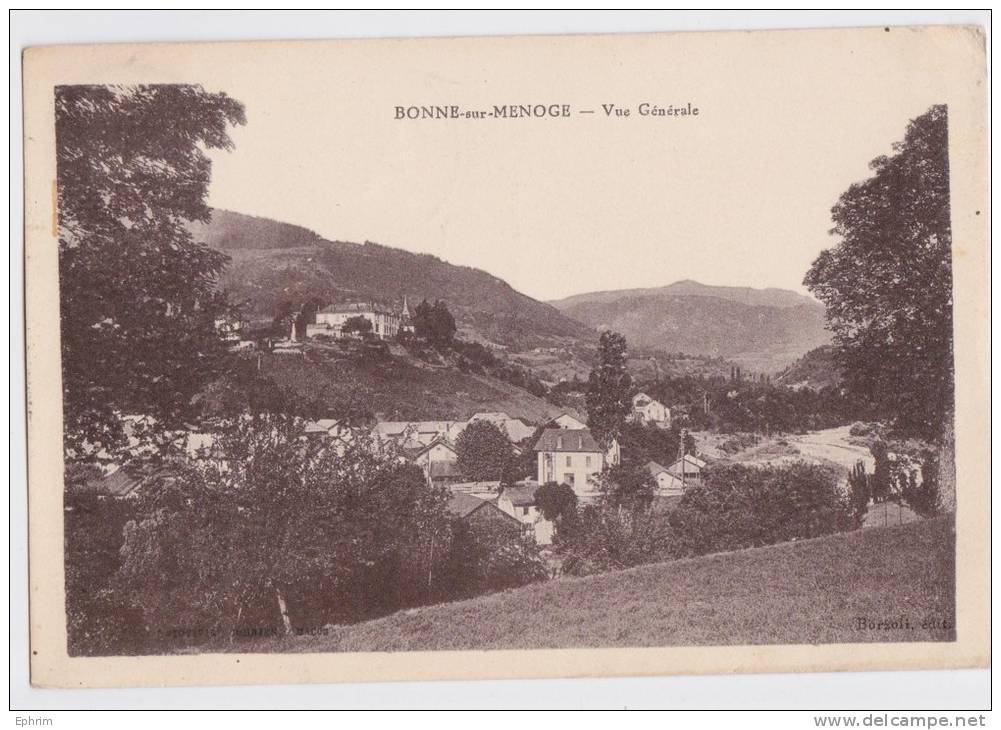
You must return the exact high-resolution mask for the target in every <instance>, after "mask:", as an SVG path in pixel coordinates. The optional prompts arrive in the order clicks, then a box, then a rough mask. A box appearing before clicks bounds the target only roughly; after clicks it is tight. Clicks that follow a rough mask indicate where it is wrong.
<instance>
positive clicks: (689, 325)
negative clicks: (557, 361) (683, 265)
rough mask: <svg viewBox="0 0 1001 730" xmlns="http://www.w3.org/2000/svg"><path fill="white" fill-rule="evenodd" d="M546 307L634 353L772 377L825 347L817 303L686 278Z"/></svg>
mask: <svg viewBox="0 0 1001 730" xmlns="http://www.w3.org/2000/svg"><path fill="white" fill-rule="evenodd" d="M550 303H551V304H552V305H553V306H555V307H556V308H557V309H559V310H560V311H562V312H563V313H564V314H566V315H568V316H570V317H573V318H574V319H576V320H578V321H580V322H583V323H585V324H587V325H589V326H591V327H594V328H595V329H599V330H603V329H612V330H615V331H617V332H621V333H622V334H624V335H625V336H626V339H627V340H628V342H629V343H630V344H631V345H633V346H634V347H640V348H645V349H650V350H660V351H663V352H684V353H687V354H691V355H708V356H714V357H724V358H726V359H728V360H732V361H733V362H735V363H737V364H739V365H741V366H742V367H743V368H744V369H745V370H746V371H748V372H755V373H776V372H778V371H780V370H782V369H783V368H784V367H786V366H788V365H789V364H790V363H792V362H793V361H795V360H796V359H797V358H799V357H801V356H802V355H803V354H804V353H806V352H808V351H809V350H812V349H813V348H815V347H819V346H821V345H825V344H827V343H828V342H829V341H830V334H829V333H828V332H827V330H825V329H824V324H825V319H824V307H823V305H822V304H820V303H819V302H817V301H816V300H814V299H811V298H810V297H807V296H804V295H802V294H797V293H796V292H793V291H788V290H785V289H751V288H748V287H725V286H706V285H704V284H699V283H698V282H695V281H690V280H685V281H679V282H676V283H674V284H670V285H668V286H664V287H659V288H654V289H624V290H620V291H603V292H594V293H590V294H578V295H575V296H572V297H568V298H566V299H561V300H558V301H554V302H550Z"/></svg>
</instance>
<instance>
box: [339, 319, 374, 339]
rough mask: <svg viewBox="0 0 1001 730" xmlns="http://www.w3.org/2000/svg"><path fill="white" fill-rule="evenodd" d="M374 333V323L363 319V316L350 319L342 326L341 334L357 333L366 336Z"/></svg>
mask: <svg viewBox="0 0 1001 730" xmlns="http://www.w3.org/2000/svg"><path fill="white" fill-rule="evenodd" d="M371 331H372V323H371V322H370V321H369V320H368V319H366V318H365V317H362V316H361V315H358V316H355V317H348V318H347V319H346V320H345V321H344V324H343V325H341V332H343V333H344V334H351V333H353V332H357V333H358V334H359V335H365V334H367V333H369V332H371Z"/></svg>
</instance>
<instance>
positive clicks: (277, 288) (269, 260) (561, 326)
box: [192, 210, 595, 349]
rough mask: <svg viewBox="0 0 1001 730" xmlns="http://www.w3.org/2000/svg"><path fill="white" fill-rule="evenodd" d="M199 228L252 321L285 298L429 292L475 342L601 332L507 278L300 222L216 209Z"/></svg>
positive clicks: (386, 298)
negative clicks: (222, 256)
mask: <svg viewBox="0 0 1001 730" xmlns="http://www.w3.org/2000/svg"><path fill="white" fill-rule="evenodd" d="M192 232H193V233H194V235H195V238H196V240H199V241H204V242H205V243H207V244H208V245H209V246H212V247H214V248H217V249H219V250H222V251H224V252H225V253H226V254H228V255H229V256H230V258H231V262H230V265H229V266H228V267H227V269H226V270H225V272H224V273H223V275H222V277H221V286H222V287H223V288H225V289H226V290H227V291H228V292H229V294H230V299H231V300H232V301H235V302H246V311H247V314H248V316H249V317H251V318H253V319H262V320H266V319H270V318H271V317H273V316H274V313H275V311H276V309H277V308H278V305H279V303H280V302H282V301H289V302H291V303H292V304H293V305H294V306H296V307H298V306H301V304H302V303H304V302H305V301H306V300H307V299H309V298H311V297H316V298H318V299H320V300H321V301H322V302H324V303H332V302H339V301H347V300H355V299H374V300H377V301H382V302H385V303H390V304H392V303H400V302H401V301H402V299H403V298H404V296H405V297H406V298H407V300H408V302H409V303H410V304H411V305H412V306H414V305H416V304H417V303H418V302H420V301H421V299H424V298H426V299H428V300H432V301H433V300H434V299H442V300H444V301H445V302H447V304H448V307H449V309H450V310H451V311H452V314H453V315H454V316H455V318H456V321H457V324H458V326H459V332H460V335H462V336H463V337H465V338H466V339H470V340H475V341H486V342H493V343H497V344H501V345H505V346H508V347H511V348H514V349H525V348H529V347H536V346H542V345H559V344H564V343H573V342H576V341H577V340H578V339H584V340H592V339H594V338H595V333H594V332H593V331H592V330H590V329H589V328H588V327H587V326H586V325H583V324H581V323H580V322H577V321H575V320H573V319H570V318H568V317H567V316H565V315H564V314H562V313H561V312H559V311H558V310H557V309H556V308H554V307H552V306H551V305H549V304H544V303H542V302H539V301H536V300H535V299H532V298H531V297H527V296H525V295H524V294H521V293H519V292H517V291H515V290H514V289H512V288H511V286H510V285H508V284H507V283H506V282H504V281H502V280H501V279H498V278H497V277H495V276H492V275H490V274H488V273H486V272H484V271H481V270H479V269H474V268H470V267H466V266H454V265H452V264H449V263H448V262H446V261H442V260H441V259H439V258H437V257H435V256H430V255H427V254H416V253H412V252H409V251H404V250H402V249H397V248H391V247H389V246H382V245H379V244H375V243H371V242H366V243H364V244H358V243H347V242H344V241H327V240H325V239H323V238H321V237H320V236H318V235H317V234H315V233H313V232H312V231H309V230H307V229H305V228H302V227H300V226H294V225H290V224H287V223H280V222H277V221H273V220H269V219H267V218H256V217H253V216H247V215H243V214H241V213H234V212H231V211H226V210H215V211H213V216H212V222H211V223H209V224H208V225H202V224H195V225H193V226H192Z"/></svg>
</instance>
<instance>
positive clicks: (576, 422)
mask: <svg viewBox="0 0 1001 730" xmlns="http://www.w3.org/2000/svg"><path fill="white" fill-rule="evenodd" d="M548 425H549V426H551V427H553V428H575V429H581V428H587V424H586V423H584V422H583V421H581V420H580V419H579V418H576V417H574V416H571V415H570V414H569V413H561V414H560V415H558V416H557V417H556V418H554V419H553V420H551V421H550V422H549V424H548Z"/></svg>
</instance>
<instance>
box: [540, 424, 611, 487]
mask: <svg viewBox="0 0 1001 730" xmlns="http://www.w3.org/2000/svg"><path fill="white" fill-rule="evenodd" d="M535 452H536V453H537V454H538V482H539V484H546V483H547V482H558V483H560V484H566V485H568V486H570V487H572V488H573V490H574V492H576V494H577V496H578V497H583V498H590V497H594V496H595V495H596V493H597V486H596V485H595V483H594V482H595V479H596V477H597V476H598V475H599V474H601V472H602V471H603V470H604V468H605V466H606V465H608V466H614V465H616V464H618V463H619V457H620V453H619V444H618V442H617V441H613V443H612V446H611V447H609V448H608V449H603V448H602V447H601V445H600V444H598V442H597V441H596V440H595V438H594V436H592V435H591V431H590V430H588V429H586V428H584V429H571V428H547V429H546V430H545V431H543V432H542V434H541V435H540V436H539V440H538V441H537V442H536V444H535Z"/></svg>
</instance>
